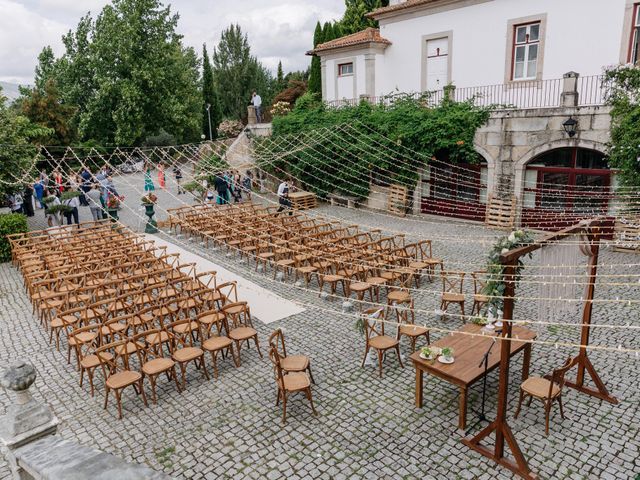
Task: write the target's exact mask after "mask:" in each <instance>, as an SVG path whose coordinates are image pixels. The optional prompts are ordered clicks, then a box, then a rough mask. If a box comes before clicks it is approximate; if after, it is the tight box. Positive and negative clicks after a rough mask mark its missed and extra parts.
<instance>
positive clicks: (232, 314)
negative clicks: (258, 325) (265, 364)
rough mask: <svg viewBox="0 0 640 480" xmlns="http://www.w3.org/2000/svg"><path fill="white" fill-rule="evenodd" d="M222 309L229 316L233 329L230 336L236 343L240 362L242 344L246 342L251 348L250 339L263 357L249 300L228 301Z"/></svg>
mask: <svg viewBox="0 0 640 480" xmlns="http://www.w3.org/2000/svg"><path fill="white" fill-rule="evenodd" d="M221 311H222V313H224V315H225V317H226V318H227V322H228V326H229V328H230V329H231V330H230V331H229V334H228V335H229V338H230V339H231V340H233V341H234V342H235V343H236V350H237V351H238V364H240V363H241V359H240V353H241V351H242V350H241V347H242V344H243V343H246V344H247V348H249V341H250V340H253V341H254V343H255V345H256V349H257V350H258V354H259V355H260V357H261V358H262V352H261V351H260V344H259V342H258V331H257V330H256V329H255V328H253V323H252V322H251V311H250V309H249V305H248V304H247V302H234V303H226V304H225V305H224V306H223V307H222V309H221Z"/></svg>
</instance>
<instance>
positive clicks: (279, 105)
mask: <svg viewBox="0 0 640 480" xmlns="http://www.w3.org/2000/svg"><path fill="white" fill-rule="evenodd" d="M290 111H291V104H290V103H289V102H282V101H281V102H276V103H274V104H273V106H272V107H271V115H273V116H274V117H278V116H280V117H282V116H284V115H286V114H287V113H289V112H290Z"/></svg>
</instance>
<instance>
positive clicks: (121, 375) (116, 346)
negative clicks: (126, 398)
mask: <svg viewBox="0 0 640 480" xmlns="http://www.w3.org/2000/svg"><path fill="white" fill-rule="evenodd" d="M126 343H127V340H120V341H117V342H112V343H107V344H106V345H102V346H100V347H98V348H97V349H96V350H95V355H96V357H97V360H98V362H99V364H100V366H101V368H102V372H103V374H104V377H105V382H104V386H105V396H104V408H105V410H106V408H107V405H108V402H109V393H111V392H112V391H113V393H114V395H115V397H116V402H117V404H118V418H120V419H121V418H122V398H121V396H122V391H123V390H124V389H125V388H127V387H133V389H134V390H135V391H136V393H137V394H139V395H142V400H143V401H144V404H145V406H147V397H146V395H145V393H144V385H143V383H142V373H140V372H138V371H135V370H131V369H130V368H129V352H128V349H127V348H126Z"/></svg>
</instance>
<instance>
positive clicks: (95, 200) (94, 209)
mask: <svg viewBox="0 0 640 480" xmlns="http://www.w3.org/2000/svg"><path fill="white" fill-rule="evenodd" d="M86 195H87V203H88V204H89V209H90V210H91V216H92V217H93V221H94V222H98V221H100V219H102V218H103V214H102V211H103V210H102V194H101V193H100V189H99V188H98V184H97V183H94V184H91V185H89V191H88V192H87V194H86Z"/></svg>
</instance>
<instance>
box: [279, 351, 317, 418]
mask: <svg viewBox="0 0 640 480" xmlns="http://www.w3.org/2000/svg"><path fill="white" fill-rule="evenodd" d="M269 358H270V359H271V362H272V363H273V366H274V370H275V376H276V386H277V388H278V393H277V400H276V405H278V404H279V403H280V400H282V424H283V425H284V424H286V423H287V401H288V399H289V395H290V394H292V393H296V392H303V393H304V394H305V396H306V397H307V399H308V400H309V404H310V405H311V411H312V412H313V414H314V415H317V412H316V409H315V407H314V405H313V398H312V396H311V380H310V379H309V377H308V376H307V374H306V373H305V372H290V373H287V374H286V375H285V372H284V370H283V368H282V363H281V357H280V354H279V353H278V350H277V349H276V348H270V349H269Z"/></svg>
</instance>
